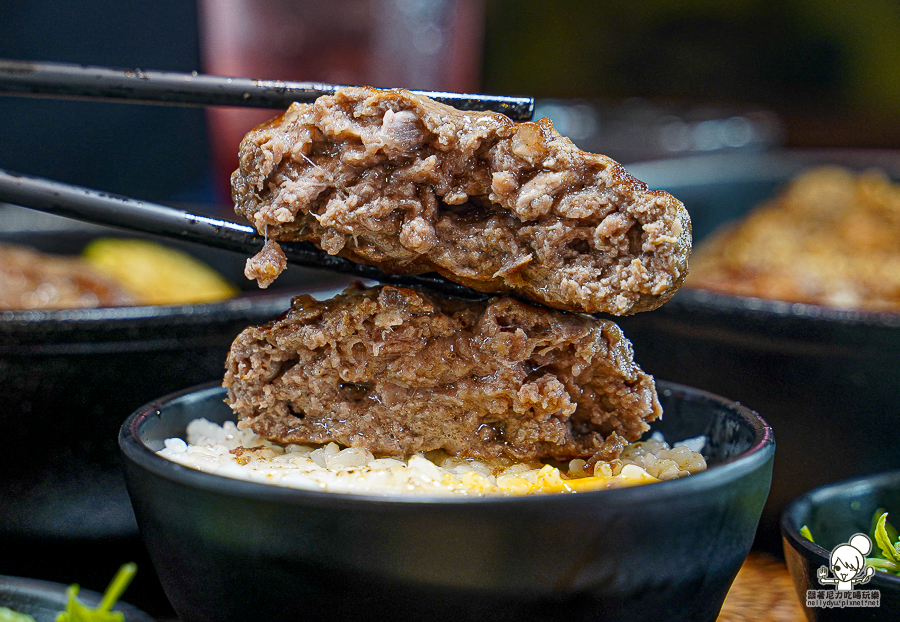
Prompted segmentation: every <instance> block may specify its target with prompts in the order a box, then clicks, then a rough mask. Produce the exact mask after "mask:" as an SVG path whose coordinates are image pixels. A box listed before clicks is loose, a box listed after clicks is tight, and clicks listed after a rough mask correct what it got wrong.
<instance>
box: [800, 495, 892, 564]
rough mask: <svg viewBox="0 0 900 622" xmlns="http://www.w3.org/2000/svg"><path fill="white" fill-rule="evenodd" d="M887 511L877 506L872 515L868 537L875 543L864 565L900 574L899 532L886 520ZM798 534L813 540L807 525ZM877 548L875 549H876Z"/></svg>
mask: <svg viewBox="0 0 900 622" xmlns="http://www.w3.org/2000/svg"><path fill="white" fill-rule="evenodd" d="M887 517H888V513H887V511H886V510H885V509H884V508H878V509H877V510H876V511H875V515H874V516H872V528H871V530H870V532H869V537H870V538H872V542H874V543H875V545H876V546H875V547H873V549H872V557H867V558H866V565H867V566H872V567H873V568H875V570H880V571H882V572H887V573H890V574H895V575H898V576H900V534H898V532H897V530H896V529H895V528H894V527H893V526H892V525H891V524H890V523H889V522H887ZM800 535H801V536H803V537H804V538H806V539H807V540H809V541H810V542H815V540H813V537H812V532H810V530H809V527H807V526H806V525H803V527H801V528H800ZM876 549H877V550H876Z"/></svg>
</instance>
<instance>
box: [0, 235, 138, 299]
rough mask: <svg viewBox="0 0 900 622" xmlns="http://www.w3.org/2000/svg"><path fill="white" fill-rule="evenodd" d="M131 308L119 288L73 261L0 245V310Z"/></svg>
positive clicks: (89, 268) (28, 249)
mask: <svg viewBox="0 0 900 622" xmlns="http://www.w3.org/2000/svg"><path fill="white" fill-rule="evenodd" d="M131 304H135V300H134V298H133V297H132V296H131V295H130V294H128V293H126V292H125V291H124V290H123V289H122V288H121V287H119V285H117V284H116V283H114V282H113V281H111V280H109V279H107V278H106V277H104V276H102V275H100V274H99V273H97V272H95V271H94V270H93V269H92V268H91V267H89V266H88V265H87V264H86V263H85V262H83V261H81V260H80V259H77V258H75V257H57V256H54V255H45V254H43V253H39V252H37V251H35V250H32V249H30V248H26V247H23V246H14V245H7V244H0V309H3V310H15V309H78V308H93V307H114V306H121V305H131Z"/></svg>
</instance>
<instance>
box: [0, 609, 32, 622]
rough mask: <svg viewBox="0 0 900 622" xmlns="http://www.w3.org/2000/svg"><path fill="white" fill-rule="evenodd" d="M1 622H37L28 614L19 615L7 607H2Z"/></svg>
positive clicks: (0, 611) (0, 612) (0, 610)
mask: <svg viewBox="0 0 900 622" xmlns="http://www.w3.org/2000/svg"><path fill="white" fill-rule="evenodd" d="M0 622H36V620H35V619H34V618H32V617H31V616H30V615H28V614H27V613H19V612H18V611H13V610H12V609H7V608H6V607H0Z"/></svg>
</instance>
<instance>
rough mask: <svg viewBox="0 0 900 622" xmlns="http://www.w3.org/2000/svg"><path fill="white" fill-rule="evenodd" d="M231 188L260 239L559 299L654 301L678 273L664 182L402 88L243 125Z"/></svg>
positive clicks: (548, 127)
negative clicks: (657, 187) (660, 186)
mask: <svg viewBox="0 0 900 622" xmlns="http://www.w3.org/2000/svg"><path fill="white" fill-rule="evenodd" d="M232 194H233V198H234V201H235V210H236V212H237V213H238V214H240V215H243V216H244V217H246V218H247V219H248V220H249V221H250V222H251V223H252V224H253V225H254V226H255V227H256V229H257V230H259V232H260V233H261V234H265V235H267V236H268V237H269V238H270V239H274V240H281V241H287V240H309V241H312V242H313V243H315V244H316V245H317V246H319V247H320V248H322V249H324V250H326V251H327V252H328V253H330V254H337V255H341V256H344V257H346V258H348V259H350V260H352V261H355V262H358V263H363V264H369V265H375V266H378V267H380V268H381V269H382V270H384V271H386V272H389V273H406V274H412V273H424V272H431V271H437V272H439V273H440V274H442V275H444V276H445V277H447V278H449V279H451V280H453V281H456V282H458V283H461V284H463V285H466V286H469V287H472V288H474V289H476V290H479V291H482V292H490V293H503V292H517V293H519V294H521V295H523V296H525V297H528V298H530V299H532V300H535V301H537V302H540V303H542V304H545V305H548V306H551V307H555V308H558V309H564V310H572V311H581V312H587V313H595V312H606V313H612V314H616V315H626V314H630V313H635V312H637V311H643V310H648V309H654V308H656V307H658V306H659V305H661V304H663V303H664V302H665V301H666V300H668V299H669V298H670V297H671V296H672V294H673V293H674V292H675V290H676V289H677V288H678V287H679V286H680V285H681V283H682V282H683V280H684V278H685V276H686V274H687V259H688V255H689V253H690V246H691V230H690V219H689V217H688V214H687V211H686V210H685V209H684V206H683V205H682V203H681V202H680V201H678V200H677V199H675V198H674V197H672V196H671V195H669V194H667V193H665V192H660V191H649V190H648V189H647V186H646V184H644V183H643V182H641V181H639V180H637V179H635V178H634V177H632V176H631V175H629V174H628V173H627V172H626V171H625V169H624V168H623V167H622V166H621V165H620V164H618V163H616V162H615V161H613V160H611V159H610V158H608V157H606V156H602V155H596V154H591V153H587V152H584V151H581V150H579V149H578V148H576V147H575V145H573V144H572V142H571V141H570V140H569V139H567V138H564V137H562V136H560V135H559V134H558V133H557V132H556V131H555V130H554V129H553V126H552V124H551V122H550V121H549V120H548V119H541V120H539V121H535V122H528V123H520V124H516V123H514V122H513V121H511V120H510V119H509V118H507V117H505V116H503V115H501V114H497V113H492V112H462V111H459V110H456V109H454V108H451V107H449V106H446V105H443V104H440V103H437V102H435V101H433V100H430V99H428V98H426V97H422V96H418V95H415V94H413V93H410V92H408V91H405V90H400V89H396V90H390V91H381V90H376V89H372V88H367V87H349V88H345V89H343V90H341V91H339V92H337V93H336V94H335V95H333V96H326V97H321V98H319V99H318V100H317V101H316V102H315V103H314V104H294V105H292V106H291V108H290V109H289V110H288V111H287V112H285V113H284V114H283V115H281V116H280V117H277V118H276V119H273V120H272V121H269V122H268V123H265V124H263V125H260V126H259V127H257V128H255V129H254V130H253V131H251V132H250V133H249V134H248V135H247V136H246V137H245V138H244V140H243V141H242V143H241V148H240V167H239V169H238V170H237V171H235V172H234V174H233V175H232Z"/></svg>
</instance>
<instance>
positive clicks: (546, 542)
mask: <svg viewBox="0 0 900 622" xmlns="http://www.w3.org/2000/svg"><path fill="white" fill-rule="evenodd" d="M658 387H659V397H660V402H661V403H662V405H663V408H664V409H665V413H666V415H665V417H664V418H663V419H662V420H657V421H654V422H653V424H652V429H654V430H659V431H660V432H662V433H663V434H664V435H665V436H666V438H670V439H673V440H674V439H685V438H693V437H697V436H700V435H705V436H706V438H707V443H706V445H705V447H704V448H703V454H704V456H705V458H706V460H707V461H708V464H709V469H708V470H706V471H704V472H700V473H696V474H694V475H691V476H689V477H680V478H676V479H675V480H672V481H664V482H660V483H656V484H653V485H647V486H628V487H622V488H616V489H611V490H601V491H592V492H584V493H578V494H537V495H484V496H473V495H458V494H440V495H439V494H421V495H416V494H414V495H388V496H386V495H377V494H372V493H363V494H333V493H332V492H322V491H321V490H296V489H289V488H285V487H283V486H270V485H263V484H260V483H258V482H255V481H240V480H236V479H233V478H230V477H221V476H218V475H214V474H210V473H204V472H201V471H198V470H196V469H193V468H188V467H185V466H183V465H180V464H177V463H175V462H173V461H171V460H168V459H166V458H164V457H162V456H159V455H158V452H159V451H160V450H162V449H163V448H164V446H165V440H166V439H168V438H173V437H181V438H185V433H186V428H187V425H188V424H189V423H190V422H191V421H193V420H194V419H197V418H199V417H204V418H206V419H208V420H210V421H213V422H216V423H219V424H221V423H223V422H225V421H229V420H233V413H232V412H231V411H230V409H229V407H228V405H227V404H225V403H224V402H223V397H224V394H225V391H224V389H222V388H221V387H216V386H206V387H198V388H195V389H192V390H187V391H184V392H181V393H179V394H175V395H172V396H168V397H165V398H161V399H160V400H156V401H154V402H151V403H149V404H147V405H145V406H144V407H143V408H141V409H140V410H138V411H136V412H135V413H134V414H133V415H132V416H131V417H129V419H128V420H127V421H126V422H125V424H124V425H123V427H122V430H121V433H120V438H119V443H120V447H121V448H122V450H123V453H124V456H125V464H126V474H127V480H128V487H129V492H130V495H131V498H132V502H133V505H134V508H135V514H136V516H137V519H138V524H139V526H140V530H141V536H142V538H143V540H144V542H145V544H146V546H147V549H148V551H149V553H150V556H151V559H152V560H153V564H154V566H155V568H156V571H157V573H158V575H159V577H160V580H161V581H162V583H163V586H164V588H165V590H166V594H167V596H168V597H169V600H170V601H171V602H172V604H173V606H174V608H175V610H176V611H177V613H178V615H179V618H180V619H181V620H183V621H185V622H201V621H207V620H208V621H212V620H215V621H216V622H225V621H230V620H234V621H238V620H240V621H241V622H246V621H247V620H267V621H270V620H273V619H287V618H289V617H299V616H302V615H309V612H310V611H322V612H328V613H327V615H328V616H329V617H333V618H335V619H353V620H357V621H362V620H383V619H385V617H391V618H400V617H405V616H420V617H421V616H424V617H427V618H428V619H429V620H448V621H450V620H453V621H454V622H458V621H459V620H464V619H484V620H488V619H490V620H510V621H512V620H515V621H516V622H524V621H527V620H555V619H558V618H559V615H560V612H561V611H564V612H565V615H566V617H567V619H569V620H573V621H575V620H595V619H604V620H612V621H618V620H622V621H623V622H624V621H625V620H628V621H629V622H635V621H641V620H648V621H649V620H654V621H656V620H660V619H665V620H669V621H679V620H682V621H688V620H690V621H691V622H695V621H699V622H703V621H707V622H714V621H715V619H716V617H717V614H718V611H719V609H720V607H721V604H722V601H723V600H724V598H725V595H726V593H727V591H728V588H729V586H730V585H731V582H732V580H733V578H734V576H735V574H736V573H737V571H738V569H739V567H740V565H741V563H742V562H743V560H744V559H745V557H746V555H747V553H748V552H749V550H750V545H751V543H752V540H753V535H754V532H755V529H756V525H757V522H758V520H759V513H760V511H761V509H762V506H763V504H764V502H765V498H766V495H767V492H768V487H769V482H770V478H771V467H772V457H773V454H774V440H773V437H772V431H771V429H770V428H769V427H768V426H767V425H766V424H765V422H763V421H762V420H761V419H760V418H759V417H758V416H757V415H756V414H755V413H753V412H752V411H750V410H748V409H746V408H744V407H742V406H740V405H737V404H734V403H733V402H729V401H727V400H724V399H722V398H719V397H716V396H712V395H710V394H706V393H703V392H700V391H697V390H694V389H689V388H687V387H681V386H678V385H672V384H670V383H664V382H660V383H659V384H658ZM323 453H324V450H323ZM211 603H215V606H212V605H211Z"/></svg>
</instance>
